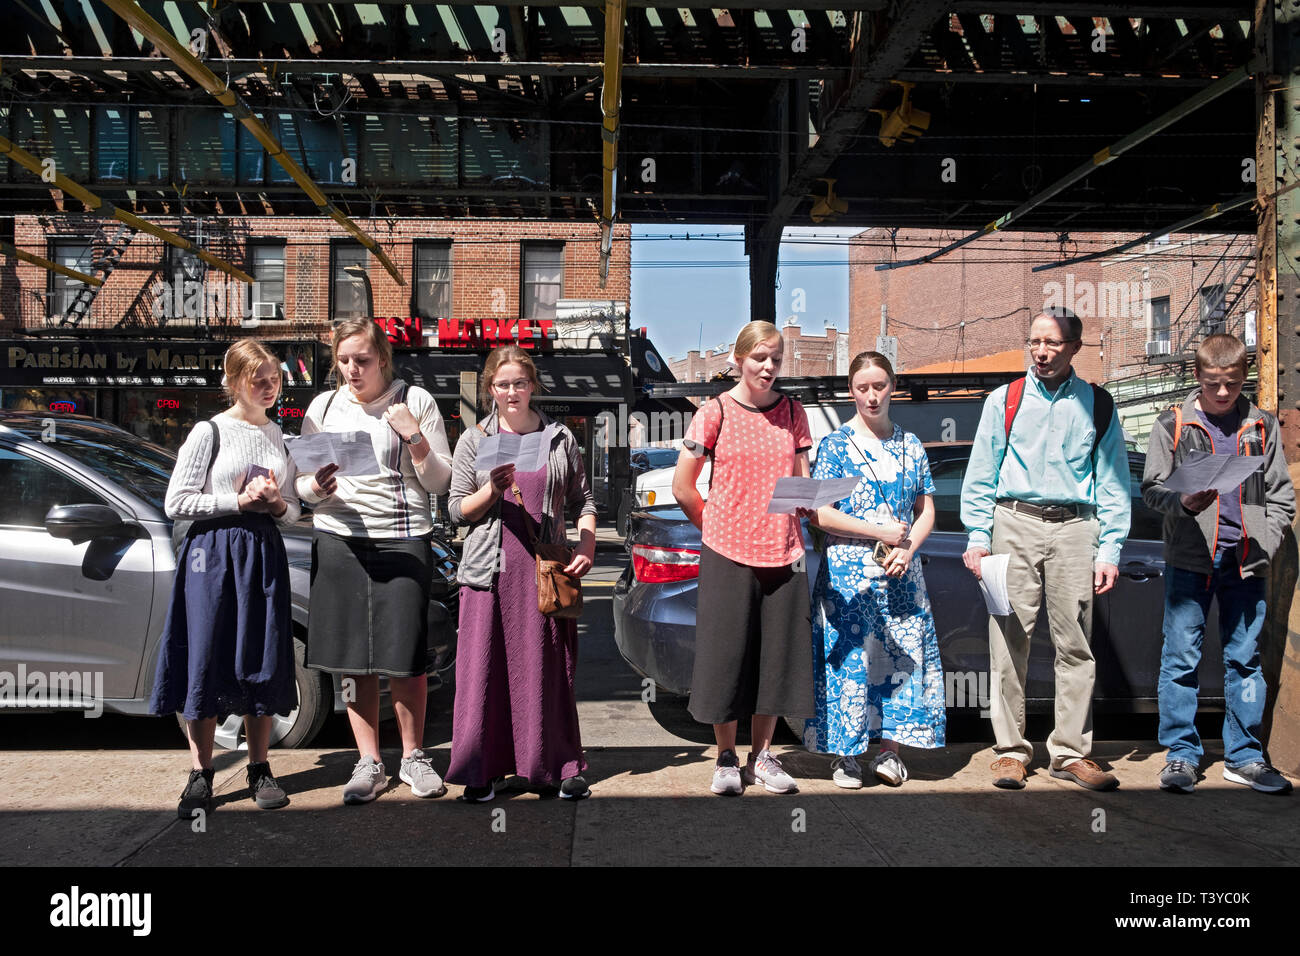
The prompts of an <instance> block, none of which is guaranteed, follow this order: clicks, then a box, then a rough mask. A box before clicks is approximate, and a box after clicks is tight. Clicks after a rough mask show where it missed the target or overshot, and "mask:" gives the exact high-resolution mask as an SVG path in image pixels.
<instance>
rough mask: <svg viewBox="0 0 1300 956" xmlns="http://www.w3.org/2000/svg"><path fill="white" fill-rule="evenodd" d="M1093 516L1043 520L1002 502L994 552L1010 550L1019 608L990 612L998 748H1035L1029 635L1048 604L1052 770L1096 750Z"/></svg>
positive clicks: (1025, 755) (1011, 584)
mask: <svg viewBox="0 0 1300 956" xmlns="http://www.w3.org/2000/svg"><path fill="white" fill-rule="evenodd" d="M1097 534H1098V524H1097V519H1096V518H1095V517H1087V518H1075V519H1073V520H1070V521H1063V522H1050V521H1042V520H1040V519H1038V518H1035V517H1033V516H1032V515H1026V514H1021V513H1020V512H1016V511H1010V510H1008V509H1007V508H1003V507H1000V506H999V507H996V508H995V509H994V512H993V553H994V554H1004V553H1005V554H1010V555H1011V558H1010V561H1009V562H1008V564H1007V592H1008V594H1009V596H1010V598H1011V607H1012V610H1013V613H1011V614H1009V615H1007V616H1006V617H996V616H993V615H990V616H989V662H990V668H991V670H992V673H991V674H990V676H989V683H990V685H991V686H990V688H989V692H990V696H991V698H992V699H991V700H990V702H989V703H990V708H989V709H990V713H991V716H992V720H993V733H994V734H995V735H996V737H997V745H996V746H995V747H994V750H995V751H996V752H997V754H998V755H999V756H1008V757H1015V758H1016V759H1018V760H1021V761H1024V762H1025V763H1028V762H1029V761H1030V759H1031V758H1032V757H1033V753H1034V748H1033V745H1032V744H1030V742H1029V741H1028V740H1026V739H1025V674H1026V671H1027V670H1028V665H1029V639H1030V636H1031V635H1032V634H1033V633H1034V625H1035V624H1036V623H1037V621H1038V613H1039V610H1040V609H1041V608H1042V606H1043V603H1044V597H1045V598H1046V604H1047V623H1048V626H1049V628H1050V629H1051V634H1052V644H1053V646H1054V647H1055V648H1056V726H1055V728H1054V729H1053V730H1052V734H1051V736H1050V737H1048V738H1047V752H1048V754H1049V755H1050V757H1051V760H1052V768H1053V769H1060V768H1061V767H1063V766H1066V765H1067V764H1071V763H1074V762H1075V761H1076V760H1079V759H1080V758H1082V757H1086V756H1088V755H1089V753H1091V751H1092V688H1093V681H1094V678H1095V675H1096V670H1097V665H1096V662H1095V661H1094V660H1093V656H1092V647H1091V646H1090V642H1091V639H1092V596H1093V595H1092V583H1093V561H1094V559H1095V558H1096V554H1097Z"/></svg>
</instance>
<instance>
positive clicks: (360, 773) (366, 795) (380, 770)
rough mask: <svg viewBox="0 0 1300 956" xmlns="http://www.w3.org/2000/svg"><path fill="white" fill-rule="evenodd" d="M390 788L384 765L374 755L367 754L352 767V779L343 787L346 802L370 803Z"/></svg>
mask: <svg viewBox="0 0 1300 956" xmlns="http://www.w3.org/2000/svg"><path fill="white" fill-rule="evenodd" d="M386 789H388V776H387V775H386V774H385V773H384V765H383V764H382V763H378V762H376V760H375V758H374V757H370V756H366V757H362V758H361V759H360V760H358V761H357V765H356V766H355V767H353V768H352V779H351V780H349V781H348V784H347V786H346V787H344V788H343V802H344V803H369V802H370V801H371V800H373V799H375V797H377V796H379V795H380V794H381V793H383V792H384V791H385V790H386Z"/></svg>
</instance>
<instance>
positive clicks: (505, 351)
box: [478, 345, 542, 412]
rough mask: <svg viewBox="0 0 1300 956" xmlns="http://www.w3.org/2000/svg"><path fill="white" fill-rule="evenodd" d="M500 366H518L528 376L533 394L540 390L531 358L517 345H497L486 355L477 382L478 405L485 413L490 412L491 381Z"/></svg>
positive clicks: (540, 384)
mask: <svg viewBox="0 0 1300 956" xmlns="http://www.w3.org/2000/svg"><path fill="white" fill-rule="evenodd" d="M502 365H518V366H519V367H521V368H522V369H523V370H524V374H525V375H527V376H528V381H530V382H532V383H533V393H534V394H536V393H537V392H540V391H541V390H542V383H541V382H539V381H538V380H537V366H536V365H534V364H533V358H532V356H531V355H529V354H528V353H527V352H525V351H524V350H523V349H521V348H520V347H519V346H517V345H498V346H497V347H496V348H494V349H493V350H492V351H491V352H489V353H488V357H487V361H486V362H484V363H483V374H482V375H481V376H480V377H479V380H478V398H479V404H480V405H481V406H482V408H483V411H485V412H488V411H491V410H492V405H493V401H492V379H494V378H496V374H497V369H499V368H500V367H501V366H502Z"/></svg>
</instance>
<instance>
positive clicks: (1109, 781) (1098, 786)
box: [1052, 759, 1119, 790]
mask: <svg viewBox="0 0 1300 956" xmlns="http://www.w3.org/2000/svg"><path fill="white" fill-rule="evenodd" d="M1052 776H1053V777H1056V778H1058V779H1060V780H1073V781H1074V782H1075V783H1077V784H1078V785H1079V786H1081V787H1087V788H1088V789H1089V790H1114V789H1115V788H1116V787H1118V786H1119V778H1118V777H1116V776H1115V775H1114V774H1113V773H1107V772H1106V771H1105V770H1102V769H1101V768H1100V767H1098V766H1097V765H1096V764H1095V763H1093V762H1092V761H1091V760H1087V759H1084V760H1076V761H1075V762H1074V763H1072V764H1070V765H1069V766H1068V767H1062V768H1061V769H1060V770H1053V771H1052Z"/></svg>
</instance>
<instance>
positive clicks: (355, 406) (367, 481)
mask: <svg viewBox="0 0 1300 956" xmlns="http://www.w3.org/2000/svg"><path fill="white" fill-rule="evenodd" d="M400 385H401V383H400V382H394V383H393V384H392V385H391V386H390V387H389V388H387V389H385V390H384V393H383V394H382V395H380V396H379V397H378V398H376V399H375V400H374V401H371V402H365V403H362V402H358V401H357V399H356V396H355V395H353V394H352V389H351V388H350V387H349V386H346V385H344V386H343V387H341V388H339V389H338V390H337V391H336V392H323V393H322V394H320V395H317V396H316V397H315V398H313V399H312V401H311V404H310V405H309V406H308V407H307V413H306V414H305V415H303V418H302V433H303V434H304V435H310V434H312V433H314V432H319V431H331V432H347V431H365V432H369V433H370V435H371V439H372V441H373V442H374V447H375V457H376V458H377V459H378V460H379V463H380V464H379V469H380V470H379V473H378V474H375V475H348V476H346V477H341V478H338V479H337V481H338V490H337V491H335V493H334V494H332V495H330V496H329V497H328V498H320V497H318V496H317V495H315V494H314V493H313V492H312V488H311V483H312V478H313V477H314V476H313V475H309V474H307V473H305V472H304V473H303V474H300V475H299V476H298V495H299V497H300V498H302V500H303V501H306V502H308V503H309V504H311V505H312V506H313V507H312V521H313V522H314V523H315V525H316V527H317V528H319V529H320V530H322V531H328V532H331V533H332V534H339V535H344V536H352V535H358V536H362V537H367V538H414V537H418V536H420V535H423V534H427V533H428V532H429V531H430V530H432V528H433V513H432V509H431V508H430V506H429V495H431V494H435V495H442V494H446V493H447V488H448V487H449V486H450V485H451V449H450V448H449V447H448V445H447V429H446V428H445V427H444V426H443V424H442V413H441V412H439V411H438V403H437V402H436V401H434V398H433V396H432V395H430V394H429V393H428V392H426V391H425V390H424V389H422V388H420V387H418V386H412V387H410V388H408V389H407V391H406V397H405V399H404V401H405V403H406V407H407V408H408V409H410V411H411V414H412V415H414V416H415V420H416V421H417V422H419V423H420V434H422V435H423V436H424V438H425V441H427V442H428V443H429V453H428V454H427V455H426V456H425V457H424V460H423V461H421V462H420V464H419V465H416V464H414V462H412V461H411V450H410V446H409V445H407V444H405V443H404V442H403V441H402V440H401V438H400V437H399V436H398V435H397V433H396V432H394V431H393V429H392V427H391V426H390V425H389V424H388V423H387V422H386V421H384V412H385V411H387V410H388V406H389V405H392V404H393V403H394V402H396V401H397V390H398V388H399V387H400ZM331 395H333V396H334V401H333V402H332V403H331V402H330V400H329V399H330V396H331ZM327 404H328V405H329V414H328V415H326V413H325V406H326V405H327ZM322 418H324V420H323V421H322Z"/></svg>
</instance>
